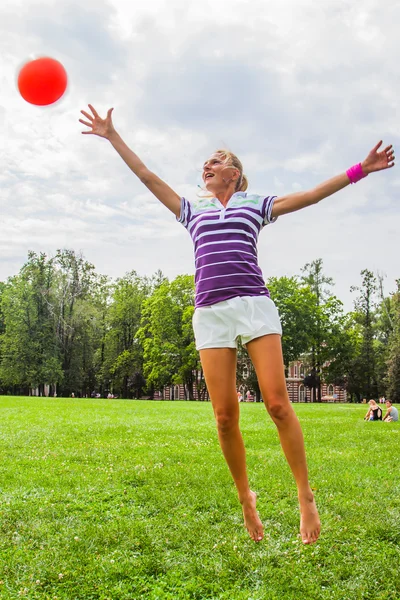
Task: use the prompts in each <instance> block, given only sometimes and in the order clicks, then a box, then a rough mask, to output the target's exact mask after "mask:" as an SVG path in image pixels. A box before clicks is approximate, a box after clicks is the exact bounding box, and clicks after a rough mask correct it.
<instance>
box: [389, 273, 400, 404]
mask: <svg viewBox="0 0 400 600" xmlns="http://www.w3.org/2000/svg"><path fill="white" fill-rule="evenodd" d="M396 283H397V291H396V293H395V294H393V297H392V302H391V308H392V310H391V316H392V324H393V329H392V331H391V334H390V337H389V342H388V346H389V352H388V358H387V366H388V374H387V384H388V386H387V387H388V397H389V398H390V399H391V400H392V402H400V279H398V280H397V282H396Z"/></svg>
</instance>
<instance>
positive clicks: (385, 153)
mask: <svg viewBox="0 0 400 600" xmlns="http://www.w3.org/2000/svg"><path fill="white" fill-rule="evenodd" d="M381 146H382V141H380V142H379V143H378V144H377V145H376V146H375V148H373V149H372V150H371V152H370V153H369V154H368V156H367V158H366V159H365V160H364V162H362V163H361V166H362V170H363V171H364V173H365V175H368V174H369V173H374V171H382V170H383V169H390V168H391V167H394V150H393V146H392V144H390V146H386V148H385V149H384V150H381V151H380V152H379V148H380V147H381Z"/></svg>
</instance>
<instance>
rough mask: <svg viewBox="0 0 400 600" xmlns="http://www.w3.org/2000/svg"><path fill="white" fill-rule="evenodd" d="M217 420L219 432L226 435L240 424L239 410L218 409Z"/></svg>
mask: <svg viewBox="0 0 400 600" xmlns="http://www.w3.org/2000/svg"><path fill="white" fill-rule="evenodd" d="M215 420H216V422H217V428H218V432H219V433H220V434H221V435H226V434H228V433H230V432H231V431H232V429H235V428H236V427H237V426H238V423H239V414H238V412H237V411H233V410H222V411H216V412H215Z"/></svg>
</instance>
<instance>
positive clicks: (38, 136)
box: [0, 0, 400, 310]
mask: <svg viewBox="0 0 400 600" xmlns="http://www.w3.org/2000/svg"><path fill="white" fill-rule="evenodd" d="M399 23H400V3H399V2H398V1H397V0H388V1H387V2H385V3H382V2H381V1H380V0H363V2H362V3H356V2H354V1H353V0H323V1H322V2H318V3H317V2H315V0H280V2H265V0H252V2H249V1H248V0H229V1H228V0H218V1H215V0H214V1H209V0H201V1H200V0H147V1H146V2H132V1H131V0H108V1H101V0H95V1H94V0H85V2H79V3H78V2H77V1H73V0H54V1H53V0H46V1H44V0H32V1H31V0H2V3H1V8H0V61H1V69H0V82H1V92H0V122H1V123H2V128H1V139H0V164H1V169H0V208H1V232H0V256H1V262H0V280H6V279H7V277H9V276H11V275H14V274H16V273H17V272H18V271H19V269H20V268H21V266H22V265H23V263H24V262H25V260H26V258H27V253H28V251H29V250H35V251H37V252H40V251H43V252H46V253H48V254H49V255H53V254H54V253H55V252H56V250H57V249H58V248H73V249H75V250H76V251H82V252H83V254H84V256H85V258H86V259H87V260H89V261H90V262H92V263H93V264H94V265H95V267H96V270H97V271H98V272H99V273H104V274H108V275H110V276H111V277H112V278H117V277H121V276H123V275H124V274H125V273H126V272H127V271H130V270H132V269H134V270H136V271H137V272H138V273H139V275H151V274H153V273H154V272H155V271H156V270H158V269H161V270H162V271H163V273H164V274H165V275H167V276H168V277H169V278H174V277H176V276H177V275H179V274H184V273H193V272H194V261H193V250H192V245H191V240H190V237H189V235H188V233H187V232H186V231H185V229H184V228H183V227H182V225H180V224H178V223H177V222H176V221H175V217H174V216H173V215H172V213H169V211H168V210H167V209H166V208H164V207H163V206H162V205H160V204H159V203H158V201H157V200H156V199H155V198H153V197H152V196H151V195H150V194H149V193H148V192H147V190H146V188H144V187H143V186H142V184H140V182H138V181H137V180H136V179H135V176H134V175H133V174H132V173H131V172H130V171H129V169H128V168H127V167H126V166H125V164H124V163H123V162H122V160H121V159H120V158H119V156H118V155H117V154H116V153H115V151H114V150H113V149H112V147H111V146H110V144H109V143H108V142H107V141H106V140H103V139H100V138H98V137H95V136H84V135H81V131H82V130H83V129H84V127H83V126H82V125H81V124H80V123H79V122H78V119H79V118H80V116H81V115H80V110H81V109H82V108H85V107H87V104H88V103H91V104H93V105H94V106H95V108H96V109H97V110H98V112H100V113H101V114H103V115H105V113H106V110H107V109H108V108H110V107H114V115H113V118H114V124H115V127H116V128H117V130H118V131H119V133H120V134H121V135H122V137H123V138H124V139H125V141H126V142H127V143H128V145H130V146H131V147H132V149H133V150H134V151H135V152H136V153H137V154H138V155H139V156H140V157H141V158H142V160H143V161H144V162H145V163H146V164H147V165H148V167H149V168H151V169H152V170H154V171H155V172H156V173H157V174H158V175H159V176H160V177H162V178H163V179H165V180H166V181H167V183H168V184H169V185H171V187H173V188H174V189H175V190H176V191H177V193H179V194H180V195H185V196H186V197H188V198H189V199H190V198H194V197H195V195H196V194H197V192H198V184H199V183H200V182H201V166H202V164H203V162H204V161H205V160H206V159H207V158H208V156H209V154H211V153H212V152H213V151H214V150H215V149H217V148H219V147H221V146H223V147H228V148H230V149H231V150H232V151H234V152H235V153H236V154H238V156H239V157H240V158H241V160H242V162H243V165H244V171H245V173H246V175H247V177H248V179H249V181H250V186H249V191H253V192H255V193H260V194H266V195H272V194H274V195H279V194H283V193H288V192H291V191H297V190H301V189H308V188H310V187H313V186H314V185H316V184H318V183H320V182H321V181H323V180H324V179H327V178H329V177H331V176H333V175H336V174H337V173H340V172H343V171H345V170H346V169H347V168H349V167H350V166H352V165H353V164H354V163H357V162H361V161H362V160H363V159H364V158H365V157H366V155H367V153H368V152H369V150H370V149H371V148H372V147H373V146H374V145H375V144H376V143H377V142H378V141H379V140H380V139H383V141H384V143H385V144H386V143H387V144H389V143H392V144H393V145H394V146H395V148H396V146H400V132H399V109H398V105H399V98H400V79H399V76H398V57H399V56H400V41H399V36H398V24H399ZM43 55H45V56H51V57H53V58H56V59H58V60H59V61H61V62H62V63H63V65H64V66H65V68H66V70H67V73H68V77H69V87H68V91H67V93H66V94H65V96H64V97H63V98H62V100H61V101H59V102H58V103H56V104H55V105H53V106H49V107H45V108H39V107H34V106H32V105H30V104H28V103H27V102H25V101H24V100H23V99H22V98H21V97H20V96H19V94H18V91H17V88H16V77H17V73H18V70H19V68H20V67H21V65H22V64H23V63H24V62H25V61H26V60H27V59H29V58H34V57H37V56H43ZM399 158H400V155H399ZM399 193H400V163H399V166H396V167H395V168H394V169H391V170H389V171H386V172H383V173H377V174H373V175H371V176H369V177H368V178H367V179H364V180H362V181H361V182H359V183H358V184H357V185H353V186H349V187H347V188H346V189H345V190H343V191H342V192H340V193H338V194H337V195H335V196H333V197H331V198H329V199H326V200H325V201H323V202H321V203H320V204H319V205H318V206H316V207H311V208H308V209H305V210H302V211H300V212H298V213H294V214H291V215H286V216H283V217H281V218H279V219H278V221H277V222H276V223H275V224H274V225H271V226H268V227H266V228H265V229H264V230H263V231H262V233H261V236H260V242H259V260H260V265H261V267H262V269H263V272H264V276H265V278H268V277H269V276H277V277H280V276H283V275H288V276H290V275H294V274H299V273H300V270H301V267H302V266H304V264H305V263H307V262H310V261H312V260H314V259H317V258H322V259H323V261H324V268H325V273H326V275H328V276H330V277H332V278H333V279H334V280H335V283H336V285H335V287H334V289H333V292H334V293H335V294H336V295H337V296H338V297H339V298H340V299H341V300H342V301H343V302H344V304H345V308H346V310H351V308H352V298H353V295H352V294H351V293H350V291H349V288H350V286H351V285H357V284H359V283H360V281H361V278H360V271H361V270H362V269H364V268H368V269H370V270H372V271H375V272H376V271H379V272H382V273H384V274H386V279H385V282H386V283H385V291H386V292H387V293H389V292H390V291H393V290H394V288H395V279H397V278H399V277H400V260H399V258H400V241H399V240H400V231H399V229H400V227H399V226H400V209H399V204H400V203H399Z"/></svg>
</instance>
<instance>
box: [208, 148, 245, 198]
mask: <svg viewBox="0 0 400 600" xmlns="http://www.w3.org/2000/svg"><path fill="white" fill-rule="evenodd" d="M238 175H239V171H238V170H237V169H235V168H234V167H230V166H227V165H226V164H224V158H223V157H222V156H221V155H219V154H212V155H211V156H210V158H209V159H208V160H206V162H205V163H204V165H203V181H204V184H205V187H206V189H207V190H208V191H209V192H212V193H215V192H217V191H222V190H224V189H226V188H227V187H229V185H230V184H231V183H235V181H236V179H237V177H238Z"/></svg>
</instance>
